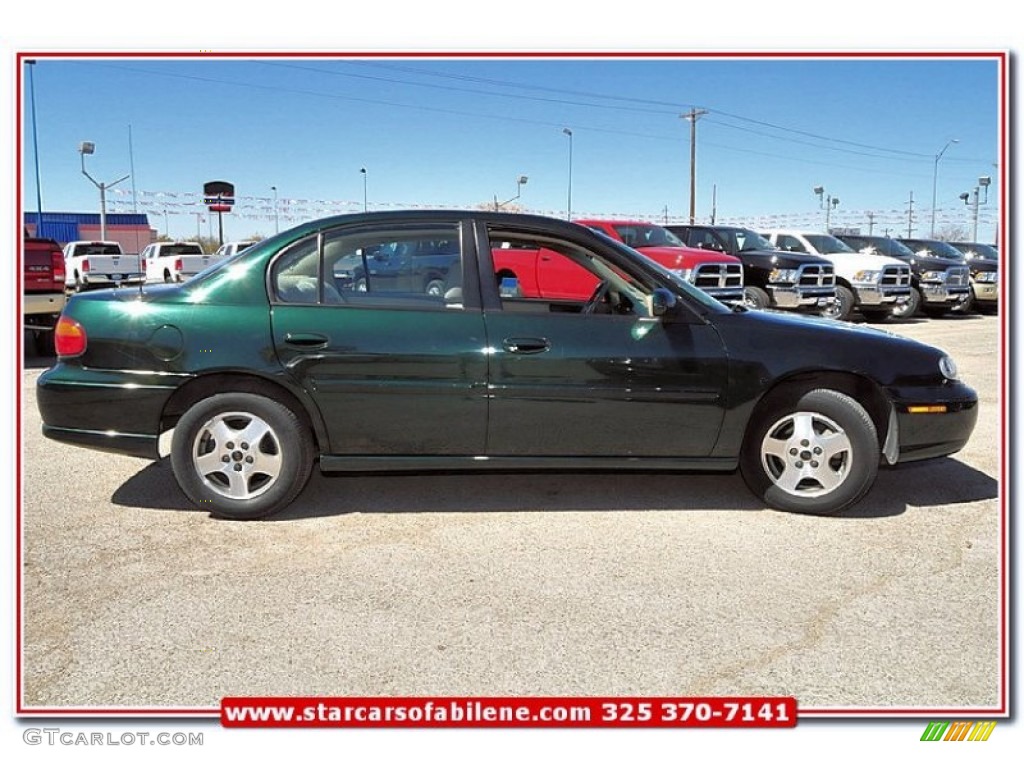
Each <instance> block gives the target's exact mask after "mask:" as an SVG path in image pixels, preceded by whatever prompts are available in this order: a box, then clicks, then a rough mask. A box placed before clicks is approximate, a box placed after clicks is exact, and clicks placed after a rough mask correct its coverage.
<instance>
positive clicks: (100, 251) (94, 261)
mask: <svg viewBox="0 0 1024 768" xmlns="http://www.w3.org/2000/svg"><path fill="white" fill-rule="evenodd" d="M145 279H146V267H145V264H144V263H143V261H142V257H140V256H138V255H136V254H133V253H132V254H129V253H125V252H124V250H123V249H122V248H121V244H120V243H119V242H116V241H114V240H73V241H71V242H70V243H68V244H67V245H65V246H64V282H65V284H66V285H67V287H69V288H71V289H73V290H75V291H85V290H89V289H90V288H110V287H111V286H116V285H131V284H137V283H141V282H143V281H144V280H145Z"/></svg>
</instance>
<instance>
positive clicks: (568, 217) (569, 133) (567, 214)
mask: <svg viewBox="0 0 1024 768" xmlns="http://www.w3.org/2000/svg"><path fill="white" fill-rule="evenodd" d="M562 133H564V134H565V135H566V136H568V137H569V196H568V199H567V201H566V205H565V218H566V220H567V221H572V131H570V130H569V129H568V128H563V129H562Z"/></svg>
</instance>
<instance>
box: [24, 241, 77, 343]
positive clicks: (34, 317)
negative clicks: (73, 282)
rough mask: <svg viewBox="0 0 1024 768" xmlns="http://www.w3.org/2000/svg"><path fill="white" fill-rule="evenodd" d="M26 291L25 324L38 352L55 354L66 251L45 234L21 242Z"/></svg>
mask: <svg viewBox="0 0 1024 768" xmlns="http://www.w3.org/2000/svg"><path fill="white" fill-rule="evenodd" d="M22 264H23V265H24V266H23V270H24V279H23V282H24V286H23V290H24V294H23V298H22V302H21V303H22V315H23V318H24V319H23V325H24V327H25V329H26V330H29V331H32V333H33V334H34V336H35V341H36V352H37V353H38V354H40V355H52V354H54V349H53V329H54V327H55V326H56V325H57V318H58V317H60V313H61V310H62V309H64V303H65V302H66V300H67V299H66V297H65V295H64V278H65V273H64V254H63V252H62V251H61V248H60V244H59V243H57V241H55V240H49V239H47V238H44V237H27V236H26V237H25V238H24V240H23V241H22Z"/></svg>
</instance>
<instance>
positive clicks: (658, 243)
mask: <svg viewBox="0 0 1024 768" xmlns="http://www.w3.org/2000/svg"><path fill="white" fill-rule="evenodd" d="M613 228H614V229H615V231H616V233H618V235H619V237H621V238H622V242H624V243H625V244H626V245H628V246H629V247H630V248H659V247H664V246H670V247H672V248H681V247H683V241H682V240H680V239H679V238H678V237H676V236H675V235H673V234H672V233H671V232H669V231H668V230H667V229H665V228H664V227H659V226H658V225H657V224H615V225H613Z"/></svg>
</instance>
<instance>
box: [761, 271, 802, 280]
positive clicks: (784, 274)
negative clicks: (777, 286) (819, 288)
mask: <svg viewBox="0 0 1024 768" xmlns="http://www.w3.org/2000/svg"><path fill="white" fill-rule="evenodd" d="M799 275H800V270H799V269H773V270H772V271H771V273H770V274H769V275H768V282H769V283H795V282H796V281H797V278H798V276H799Z"/></svg>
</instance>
